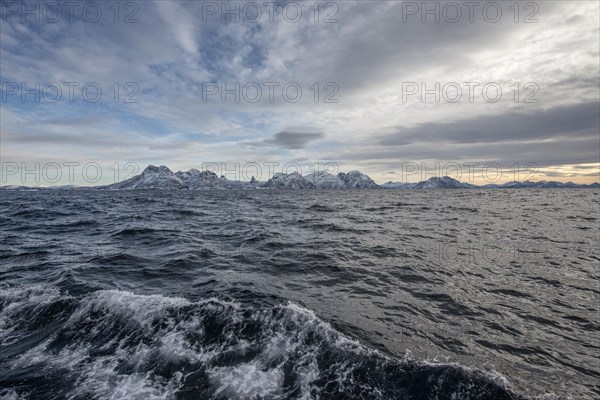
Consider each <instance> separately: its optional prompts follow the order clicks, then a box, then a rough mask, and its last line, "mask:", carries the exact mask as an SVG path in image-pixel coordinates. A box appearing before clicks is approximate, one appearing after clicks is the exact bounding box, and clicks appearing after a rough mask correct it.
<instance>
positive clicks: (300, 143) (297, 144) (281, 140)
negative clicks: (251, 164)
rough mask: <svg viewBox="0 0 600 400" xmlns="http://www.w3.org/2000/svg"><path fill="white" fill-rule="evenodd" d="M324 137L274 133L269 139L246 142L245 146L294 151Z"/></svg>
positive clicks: (287, 132)
mask: <svg viewBox="0 0 600 400" xmlns="http://www.w3.org/2000/svg"><path fill="white" fill-rule="evenodd" d="M324 137H325V135H324V134H323V132H292V131H282V132H279V133H276V134H275V135H274V136H273V137H272V138H271V139H264V140H255V141H251V142H246V144H247V145H250V146H275V147H283V148H285V149H290V150H296V149H302V148H304V147H306V145H308V143H309V142H313V141H315V140H319V139H323V138H324Z"/></svg>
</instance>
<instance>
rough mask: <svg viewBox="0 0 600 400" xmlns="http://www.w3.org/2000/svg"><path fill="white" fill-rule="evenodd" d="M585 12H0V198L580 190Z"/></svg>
mask: <svg viewBox="0 0 600 400" xmlns="http://www.w3.org/2000/svg"><path fill="white" fill-rule="evenodd" d="M599 4H600V3H599V2H597V1H557V2H553V1H537V2H526V1H523V2H517V3H515V2H514V1H508V2H505V1H497V2H489V1H474V2H463V1H459V2H435V1H429V2H427V3H424V2H421V1H419V2H407V1H404V2H402V1H365V0H363V1H332V2H328V1H321V2H315V1H314V0H311V1H307V2H288V1H285V2H284V1H280V2H278V3H277V2H267V1H264V2H263V1H259V2H252V1H227V2H226V1H168V0H160V1H149V0H144V1H122V2H114V1H108V2H105V1H77V0H73V1H71V2H62V1H59V2H57V1H49V2H46V1H29V2H21V1H18V2H16V1H10V0H2V4H1V9H0V13H1V15H0V17H1V19H0V21H1V22H0V81H1V84H2V85H1V87H0V90H1V93H0V94H1V96H2V98H1V103H0V128H1V136H0V157H1V162H2V182H1V183H2V184H29V185H58V184H68V183H73V184H82V185H91V184H104V183H112V182H114V181H118V180H121V179H123V178H126V177H129V176H131V175H133V174H135V173H139V172H141V171H142V170H143V169H144V168H145V167H146V165H148V164H155V165H166V166H168V167H169V168H171V170H173V171H177V170H187V169H190V168H198V169H210V170H214V171H215V172H217V173H219V174H223V175H225V176H227V177H228V178H231V179H241V180H246V179H249V178H250V176H251V175H257V177H259V179H262V180H266V179H267V178H269V177H270V175H271V174H272V173H273V172H293V171H294V170H297V171H299V172H301V173H303V174H308V173H310V172H314V171H315V170H327V171H329V172H339V171H349V170H354V169H358V170H360V171H361V172H363V173H366V174H368V175H369V176H371V177H372V178H373V179H374V180H375V181H376V182H378V183H383V182H386V181H419V180H422V179H426V178H428V177H431V176H441V175H449V176H451V177H454V178H457V179H460V180H461V181H465V182H471V183H478V184H481V183H501V182H506V181H511V180H525V179H531V180H543V179H545V180H558V181H563V182H566V181H573V182H577V183H591V182H595V181H598V180H599V171H600V169H599V168H600V134H599V131H600V122H599V121H600V86H599V85H600V64H599V63H600V31H599V29H600V26H599V24H600V22H599V21H600V5H599Z"/></svg>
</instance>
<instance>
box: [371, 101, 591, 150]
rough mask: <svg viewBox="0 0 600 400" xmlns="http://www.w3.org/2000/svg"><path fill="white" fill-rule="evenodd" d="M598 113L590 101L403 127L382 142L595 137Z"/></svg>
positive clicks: (474, 141) (510, 140)
mask: <svg viewBox="0 0 600 400" xmlns="http://www.w3.org/2000/svg"><path fill="white" fill-rule="evenodd" d="M599 111H600V103H598V102H590V103H580V104H574V105H568V106H559V107H553V108H549V109H546V110H536V111H533V112H529V113H524V112H518V111H512V112H506V113H503V114H498V115H492V116H487V115H482V116H477V117H475V118H470V119H464V120H458V121H453V122H447V123H422V124H417V125H416V126H414V127H402V126H400V127H397V128H396V131H395V132H394V133H391V134H387V135H385V136H383V137H382V138H381V139H380V140H379V143H380V144H382V145H385V146H407V145H410V144H414V143H420V142H428V143H459V144H460V143H463V144H475V143H498V142H514V141H519V142H525V141H531V140H538V141H539V140H546V139H557V138H563V139H564V138H568V139H569V140H573V139H577V138H595V137H597V136H598V132H600V113H599Z"/></svg>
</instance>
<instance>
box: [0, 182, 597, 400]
mask: <svg viewBox="0 0 600 400" xmlns="http://www.w3.org/2000/svg"><path fill="white" fill-rule="evenodd" d="M599 206H600V191H599V190H597V189H513V190H511V189H505V190H498V189H496V190H484V189H480V190H479V189H476V190H337V191H334V190H332V191H327V190H281V191H278V190H255V191H252V190H245V191H234V190H230V191H226V190H223V191H221V190H214V191H187V190H172V191H162V190H132V191H107V190H38V191H8V190H4V191H2V192H1V193H0V226H1V228H0V239H1V246H0V399H3V400H8V399H10V400H13V399H15V400H16V399H86V400H87V399H143V400H151V399H286V400H287V399H323V400H335V399H352V400H354V399H415V400H416V399H438V400H442V399H454V400H456V399H489V400H503V399H544V400H549V399H570V398H571V399H598V398H600V380H599V378H600V342H599V337H600V336H599V332H600V314H599V313H600V308H599V301H598V294H599V293H600V286H599V282H600V269H599V266H600V249H599V246H600V243H599V240H600V237H599V234H600V220H599V218H600V216H599V212H600V207H599Z"/></svg>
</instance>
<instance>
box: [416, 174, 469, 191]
mask: <svg viewBox="0 0 600 400" xmlns="http://www.w3.org/2000/svg"><path fill="white" fill-rule="evenodd" d="M474 187H476V186H475V185H471V184H470V183H464V182H461V181H458V180H456V179H454V178H450V177H449V176H442V177H441V178H440V177H437V176H434V177H432V178H429V179H427V180H426V181H422V182H419V183H417V184H416V185H415V186H414V189H472V188H474Z"/></svg>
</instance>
